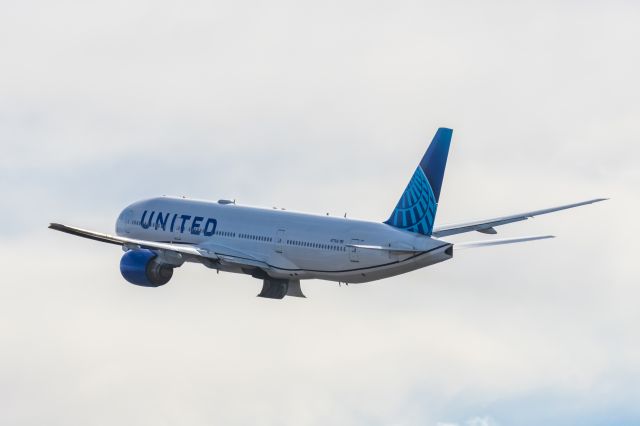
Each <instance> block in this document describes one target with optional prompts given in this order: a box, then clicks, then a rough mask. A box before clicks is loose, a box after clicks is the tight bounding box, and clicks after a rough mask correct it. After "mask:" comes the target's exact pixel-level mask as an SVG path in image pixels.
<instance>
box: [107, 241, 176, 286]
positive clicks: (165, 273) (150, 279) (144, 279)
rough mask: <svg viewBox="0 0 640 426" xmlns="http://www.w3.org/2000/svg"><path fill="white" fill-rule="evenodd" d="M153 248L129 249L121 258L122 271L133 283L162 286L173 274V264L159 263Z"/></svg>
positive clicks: (125, 277) (126, 278)
mask: <svg viewBox="0 0 640 426" xmlns="http://www.w3.org/2000/svg"><path fill="white" fill-rule="evenodd" d="M156 257H157V255H156V254H155V253H154V252H152V251H151V250H146V249H140V250H129V251H128V252H126V253H125V254H124V255H123V256H122V259H121V260H120V273H122V276H123V277H124V279H125V280H127V281H129V282H130V283H131V284H135V285H139V286H143V287H160V286H161V285H165V284H166V283H168V282H169V280H170V279H171V277H172V276H173V266H171V265H166V264H162V263H159V262H158V261H157V260H156Z"/></svg>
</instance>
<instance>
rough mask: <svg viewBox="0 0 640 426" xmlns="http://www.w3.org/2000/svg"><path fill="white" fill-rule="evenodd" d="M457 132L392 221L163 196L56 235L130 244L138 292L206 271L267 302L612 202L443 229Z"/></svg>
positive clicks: (422, 166) (427, 159)
mask: <svg viewBox="0 0 640 426" xmlns="http://www.w3.org/2000/svg"><path fill="white" fill-rule="evenodd" d="M452 133H453V131H452V130H451V129H446V128H440V129H438V131H437V132H436V134H435V136H434V138H433V140H432V142H431V144H430V145H429V147H428V149H427V152H426V153H425V154H424V156H423V157H422V160H421V161H420V163H419V165H418V167H417V168H416V170H415V172H414V173H413V176H412V177H411V180H410V181H409V184H408V185H407V187H406V189H405V190H404V193H403V194H402V196H401V197H400V200H399V201H398V203H397V205H396V206H395V208H394V209H393V211H392V212H391V215H390V216H389V218H388V219H387V220H386V221H384V222H371V221H364V220H355V219H350V218H346V217H344V218H343V217H330V216H321V215H314V214H305V213H298V212H293V211H287V210H282V209H275V208H274V209H267V208H256V207H248V206H241V205H237V204H236V203H235V202H232V201H229V200H219V201H217V202H212V201H203V200H193V199H187V198H184V197H165V196H163V197H156V198H151V199H147V200H143V201H138V202H135V203H133V204H131V205H130V206H128V207H126V208H125V209H124V210H123V211H122V213H121V214H120V216H119V217H118V219H117V221H116V229H115V231H116V232H115V235H110V234H103V233H99V232H94V231H89V230H85V229H80V228H76V227H71V226H66V225H62V224H58V223H52V224H50V225H49V228H51V229H55V230H57V231H62V232H66V233H68V234H72V235H76V236H79V237H84V238H89V239H92V240H97V241H101V242H104V243H110V244H115V245H118V246H122V249H123V250H124V252H125V253H124V255H123V256H122V259H121V260H120V271H121V273H122V276H123V277H124V279H125V280H127V281H128V282H130V283H131V284H135V285H139V286H144V287H159V286H162V285H165V284H167V283H168V282H169V280H170V279H171V277H172V275H173V271H174V269H175V268H178V267H180V266H182V265H183V264H184V263H185V262H195V263H200V264H202V265H204V266H206V267H207V268H211V269H215V270H217V271H224V272H235V273H240V274H247V275H250V276H252V277H254V278H256V279H259V280H262V291H261V292H260V294H258V296H259V297H266V298H272V299H282V298H283V297H284V296H296V297H304V295H303V293H302V291H301V288H300V281H301V280H308V279H321V280H328V281H337V282H343V283H364V282H369V281H374V280H379V279H382V278H388V277H393V276H396V275H400V274H404V273H406V272H409V271H413V270H416V269H420V268H424V267H426V266H430V265H433V264H436V263H439V262H442V261H445V260H449V259H451V258H452V257H453V251H454V247H464V246H465V245H466V246H470V247H477V246H483V245H496V244H510V243H517V242H524V241H532V240H538V239H545V238H552V236H551V235H542V236H535V237H523V238H511V239H497V240H488V241H486V240H485V241H479V242H473V243H459V244H458V243H456V244H455V245H454V243H451V242H447V241H445V240H443V239H442V237H448V236H450V235H455V234H461V233H465V232H474V231H475V232H481V233H485V234H495V233H496V232H497V231H496V229H495V228H496V227H498V226H501V225H506V224H508V223H513V222H518V221H522V220H526V219H528V218H530V217H534V216H539V215H543V214H547V213H551V212H555V211H558V210H564V209H570V208H573V207H578V206H583V205H585V204H591V203H595V202H598V201H603V200H604V198H597V199H593V200H588V201H582V202H579V203H574V204H567V205H563V206H558V207H552V208H548V209H543V210H536V211H529V212H524V213H518V214H512V215H508V216H503V217H498V218H492V219H486V220H479V221H474V222H469V223H462V224H457V225H446V226H439V227H434V222H435V218H436V210H437V208H438V200H439V199H440V190H441V188H442V180H443V177H444V170H445V166H446V163H447V157H448V154H449V146H450V144H451V136H452Z"/></svg>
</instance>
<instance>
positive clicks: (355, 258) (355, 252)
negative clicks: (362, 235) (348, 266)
mask: <svg viewBox="0 0 640 426" xmlns="http://www.w3.org/2000/svg"><path fill="white" fill-rule="evenodd" d="M351 244H362V240H361V239H358V238H352V239H351ZM349 260H350V261H352V262H360V252H359V249H358V248H357V247H349Z"/></svg>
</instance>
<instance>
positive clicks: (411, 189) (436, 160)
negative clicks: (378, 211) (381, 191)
mask: <svg viewBox="0 0 640 426" xmlns="http://www.w3.org/2000/svg"><path fill="white" fill-rule="evenodd" d="M452 134H453V130H451V129H446V128H439V129H438V131H437V132H436V135H435V136H434V137H433V140H432V141H431V144H430V145H429V148H428V149H427V152H426V153H425V154H424V157H422V160H421V161H420V164H419V165H418V167H417V168H416V171H415V172H414V173H413V177H412V178H411V180H410V181H409V185H407V188H406V189H405V190H404V193H403V194H402V197H400V201H398V204H397V205H396V208H395V209H394V210H393V213H391V217H390V218H389V219H388V220H387V221H386V222H385V223H386V224H388V225H391V226H394V227H396V228H400V229H405V230H407V231H410V232H417V233H419V234H423V235H431V232H432V231H433V223H434V222H435V219H436V210H437V208H438V200H439V199H440V189H441V188H442V179H443V178H444V169H445V167H446V165H447V156H448V155H449V145H450V144H451V135H452Z"/></svg>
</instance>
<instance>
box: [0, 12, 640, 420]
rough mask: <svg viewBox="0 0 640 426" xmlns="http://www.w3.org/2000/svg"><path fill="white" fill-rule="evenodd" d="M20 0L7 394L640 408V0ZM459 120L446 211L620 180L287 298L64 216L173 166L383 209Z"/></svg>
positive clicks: (168, 411)
mask: <svg viewBox="0 0 640 426" xmlns="http://www.w3.org/2000/svg"><path fill="white" fill-rule="evenodd" d="M4 12H5V13H3V14H2V16H0V35H1V36H0V53H1V54H0V67H2V70H3V72H2V75H1V77H0V144H1V146H2V150H3V151H2V152H3V155H2V156H0V190H1V191H2V194H3V197H2V199H1V201H0V211H1V212H2V213H1V214H0V218H1V219H2V220H1V221H0V222H1V223H2V225H1V226H0V237H1V242H0V258H1V259H3V266H4V268H3V277H2V279H0V289H1V290H2V295H3V296H2V298H0V344H1V346H2V348H3V350H2V351H1V352H0V365H2V367H0V421H1V422H2V423H6V424H22V425H28V424H41V423H43V422H46V423H47V424H53V425H55V424H69V423H82V424H93V425H100V424H110V425H111V424H113V423H114V422H120V423H136V424H183V423H189V424H194V425H198V424H212V423H213V424H216V423H217V424H264V425H269V424H296V425H301V424H302V425H314V424H327V423H333V424H344V425H360V424H401V425H425V424H426V425H437V424H443V425H444V424H456V425H485V424H486V425H495V424H523V425H526V424H541V423H551V422H555V423H564V424H575V423H580V424H587V425H589V424H593V425H596V424H598V425H599V424H610V423H616V422H617V423H624V424H630V423H634V422H635V423H637V422H638V419H640V412H639V411H638V408H637V403H636V401H634V400H633V397H632V396H633V395H636V394H637V393H638V391H639V389H638V383H640V380H638V378H639V375H640V366H639V365H638V359H640V345H639V343H638V342H640V336H639V335H638V330H637V327H635V326H634V325H635V324H637V323H638V321H639V320H640V317H639V316H638V310H637V306H636V305H637V303H636V300H638V296H640V294H639V291H638V289H637V285H636V284H635V283H636V281H637V279H636V277H637V275H638V268H637V266H636V264H637V262H636V259H635V253H636V252H637V250H635V244H636V243H635V241H634V238H635V235H636V234H637V233H638V231H640V228H639V225H638V223H637V220H636V218H635V212H637V211H638V209H639V208H640V197H639V196H638V191H637V187H638V186H639V185H640V175H639V174H638V164H637V158H638V155H639V154H640V152H638V144H637V143H635V141H636V140H637V139H638V137H639V136H640V135H639V134H638V130H637V126H636V125H635V121H636V117H637V116H638V112H639V111H638V106H637V102H636V101H635V100H636V99H637V98H638V95H640V85H639V84H638V81H637V79H636V78H635V76H636V75H637V74H638V71H639V69H638V68H639V65H640V58H639V57H638V55H637V54H635V52H636V51H637V49H636V46H635V44H634V41H635V40H637V39H638V31H639V29H638V28H639V27H638V26H637V25H636V21H637V19H636V18H635V17H636V16H637V13H638V6H637V4H636V3H634V2H624V1H618V2H613V3H610V4H607V5H603V4H602V3H599V2H572V1H569V2H562V3H558V2H539V3H536V4H531V5H524V4H516V3H514V4H509V5H505V4H504V3H503V2H488V3H487V2H484V3H483V4H482V5H472V4H468V3H465V2H437V1H436V2H426V3H425V2H412V1H408V2H400V3H394V4H393V5H391V4H384V3H380V4H372V3H371V2H361V1H348V2H329V3H323V4H322V5H320V4H319V3H318V4H304V3H299V2H290V1H277V2H271V3H269V4H268V5H264V4H261V3H258V2H234V3H220V2H199V1H193V2H191V1H190V2H187V3H184V2H179V3H178V2H172V1H161V2H146V1H137V0H136V1H128V2H100V1H97V2H89V3H86V4H74V3H64V2H63V3H58V4H56V5H55V6H52V5H51V4H49V3H48V2H43V1H30V2H13V3H11V4H10V5H9V6H7V7H6V10H5V11H4ZM440 125H447V126H452V127H454V129H455V130H454V143H453V146H452V152H451V157H450V160H449V163H448V166H447V167H448V170H447V175H446V177H445V182H444V187H443V197H442V202H441V205H440V206H439V210H438V219H437V220H438V221H439V222H440V223H444V222H457V221H465V220H472V219H476V218H482V217H491V216H496V215H501V214H507V213H512V212H516V211H524V210H528V209H535V208H542V207H545V206H551V205H555V204H562V203H565V202H572V201H577V200H580V199H586V198H592V197H595V196H609V197H611V198H612V200H610V201H608V202H606V203H601V204H599V205H594V206H588V207H584V208H581V209H579V210H575V211H572V212H560V213H558V214H556V215H553V216H546V217H539V218H535V219H532V220H529V221H526V222H524V223H519V224H513V225H511V226H509V227H505V228H504V230H500V231H501V234H502V236H504V237H509V236H520V235H532V234H543V233H544V234H546V233H553V234H556V235H557V236H558V238H556V239H555V240H553V241H542V242H536V243H531V244H526V245H520V246H517V247H516V246H512V247H495V248H491V249H484V250H474V251H472V250H469V251H466V252H463V253H460V254H459V255H458V254H456V257H455V259H454V260H453V261H451V262H446V263H444V264H440V265H436V266H434V267H432V268H428V269H424V270H420V271H416V272H413V273H410V274H407V275H404V276H401V277H396V278H393V279H388V280H384V281H381V282H377V283H372V284H368V285H361V286H349V287H337V286H336V285H334V284H332V283H327V282H321V281H310V282H305V283H303V288H304V290H305V293H307V295H308V296H309V299H307V300H304V301H299V300H287V301H285V302H284V303H273V302H272V301H263V300H258V299H256V298H255V294H257V292H258V291H259V283H258V282H257V281H256V280H254V279H252V278H250V277H246V276H237V275H229V274H220V275H216V274H214V273H212V272H211V271H209V270H206V269H204V268H199V267H198V266H197V265H187V266H185V267H183V268H181V269H180V270H178V271H176V274H175V277H174V279H173V280H172V282H171V283H170V284H169V285H167V286H165V287H162V288H159V289H155V290H154V289H141V288H137V287H134V286H130V285H127V284H126V283H125V282H123V280H122V279H121V277H120V274H119V271H118V261H119V258H120V255H121V253H120V251H119V250H118V249H117V248H114V247H107V246H105V245H101V244H98V243H95V242H91V241H84V240H79V239H74V238H72V237H70V236H66V235H62V234H57V233H53V232H51V231H49V230H47V229H46V225H47V224H48V222H49V221H53V220H56V221H61V222H65V223H69V224H74V225H81V226H85V227H88V228H92V229H97V230H104V231H111V230H112V229H113V222H114V220H115V217H116V216H117V214H118V213H119V211H120V210H121V209H122V208H123V207H124V206H125V205H127V204H128V203H129V202H131V201H134V200H136V199H139V198H144V197H148V196H154V195H159V194H163V193H167V194H177V195H183V194H184V195H190V196H194V197H200V198H209V199H216V198H223V197H224V198H237V199H238V201H239V202H241V203H246V204H257V205H267V206H270V205H279V206H284V207H287V208H291V209H297V210H303V211H310V212H317V213H324V212H326V211H330V212H331V213H332V214H335V215H340V216H341V215H342V214H344V212H345V211H347V212H348V214H349V216H350V217H362V218H365V219H371V220H382V219H384V218H386V217H387V215H388V214H389V211H390V210H391V209H392V207H393V206H394V205H395V202H396V201H397V198H398V196H399V195H400V192H401V190H402V189H403V188H404V185H405V183H406V181H407V180H408V179H409V177H410V174H411V172H412V170H413V169H414V168H415V163H416V162H417V160H418V158H419V157H420V156H421V155H422V153H423V151H424V149H425V147H426V145H427V143H428V141H429V139H430V138H431V136H432V134H433V132H434V130H435V129H436V128H437V127H438V126H440ZM464 238H468V237H467V236H465V237H464ZM464 238H459V240H463V239H464ZM478 238H482V236H479V237H473V239H478ZM487 238H488V237H487ZM485 413H486V414H485Z"/></svg>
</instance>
